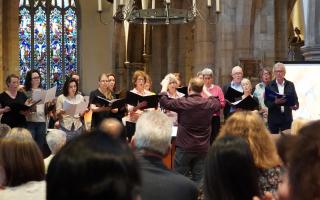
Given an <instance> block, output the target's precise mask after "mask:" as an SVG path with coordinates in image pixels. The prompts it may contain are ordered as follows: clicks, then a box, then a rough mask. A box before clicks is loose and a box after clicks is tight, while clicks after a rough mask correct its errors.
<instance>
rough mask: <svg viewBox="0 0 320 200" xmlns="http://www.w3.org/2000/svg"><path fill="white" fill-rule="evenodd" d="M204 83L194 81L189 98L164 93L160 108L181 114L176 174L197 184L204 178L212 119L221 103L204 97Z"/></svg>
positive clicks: (194, 79) (175, 159)
mask: <svg viewBox="0 0 320 200" xmlns="http://www.w3.org/2000/svg"><path fill="white" fill-rule="evenodd" d="M202 88H203V81H202V80H201V79H199V78H192V79H191V80H190V82H189V86H188V94H189V95H188V97H182V98H179V99H171V98H169V97H168V95H167V93H162V97H161V98H160V105H161V107H163V108H164V109H167V110H171V111H174V112H176V113H178V132H177V139H176V153H175V158H174V167H175V170H176V171H177V172H179V173H180V174H183V175H188V173H189V171H191V178H192V180H193V181H195V182H196V183H197V184H199V183H200V181H201V179H202V177H203V165H204V160H205V157H206V154H207V152H208V148H209V145H210V133H211V117H212V114H213V113H214V112H217V111H219V110H220V103H219V101H218V100H217V99H216V98H215V97H213V96H210V95H211V94H210V93H208V92H207V94H206V95H208V96H209V97H208V98H207V99H205V98H203V97H202V96H201V92H202Z"/></svg>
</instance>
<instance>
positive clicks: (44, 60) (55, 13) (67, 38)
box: [19, 0, 79, 91]
mask: <svg viewBox="0 0 320 200" xmlns="http://www.w3.org/2000/svg"><path fill="white" fill-rule="evenodd" d="M76 5H77V1H75V0H19V19H20V26H19V46H20V54H19V58H20V76H21V77H22V78H21V81H22V82H21V83H22V84H23V81H24V79H25V75H26V73H27V71H29V70H30V69H38V70H39V71H40V73H41V77H42V78H43V79H42V85H43V86H44V87H45V88H50V87H53V86H55V85H57V86H58V90H60V91H61V89H62V87H63V83H64V81H65V79H66V76H67V75H69V74H70V73H71V72H78V71H79V59H78V56H79V55H78V48H79V46H78V40H79V37H78V20H79V17H78V14H77V13H78V11H77V8H78V6H76Z"/></svg>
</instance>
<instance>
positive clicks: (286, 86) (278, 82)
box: [264, 62, 299, 134]
mask: <svg viewBox="0 0 320 200" xmlns="http://www.w3.org/2000/svg"><path fill="white" fill-rule="evenodd" d="M273 74H274V76H275V79H274V80H272V81H271V82H270V83H269V85H268V86H267V87H266V89H269V90H272V91H274V92H277V93H279V94H282V95H286V96H288V97H290V98H292V99H293V103H294V105H288V104H286V103H289V102H287V100H286V98H285V97H282V98H275V100H274V101H271V100H270V99H268V98H266V99H265V100H264V103H265V105H266V106H267V107H268V128H269V130H270V132H271V133H273V134H277V133H279V132H280V131H283V130H286V129H289V128H290V127H291V123H292V110H297V109H298V108H299V102H298V96H297V93H296V90H295V87H294V84H293V82H291V81H288V80H287V79H285V78H284V77H285V75H286V68H285V66H284V64H283V63H279V62H278V63H276V64H275V65H274V67H273Z"/></svg>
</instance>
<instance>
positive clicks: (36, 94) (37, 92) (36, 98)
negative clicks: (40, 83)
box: [31, 89, 43, 102]
mask: <svg viewBox="0 0 320 200" xmlns="http://www.w3.org/2000/svg"><path fill="white" fill-rule="evenodd" d="M42 94H43V90H41V89H36V90H32V97H31V98H32V101H33V102H36V101H39V100H40V99H42Z"/></svg>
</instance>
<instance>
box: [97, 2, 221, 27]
mask: <svg viewBox="0 0 320 200" xmlns="http://www.w3.org/2000/svg"><path fill="white" fill-rule="evenodd" d="M108 1H109V2H112V0H108ZM150 1H151V3H152V5H151V7H150V6H149V5H148V3H149V2H150ZM157 1H161V2H162V6H160V7H157V8H156V0H141V8H140V7H138V6H137V0H113V19H114V20H115V21H117V22H122V21H127V22H129V23H135V24H150V25H163V24H185V23H188V22H191V21H193V20H194V19H195V18H196V17H197V16H200V18H202V14H201V13H200V11H199V10H198V9H197V1H196V0H189V2H190V5H189V8H185V9H177V8H172V4H171V0H157ZM179 1H181V0H179ZM201 1H203V2H206V3H207V7H208V8H209V9H210V8H211V5H212V4H211V1H212V0H201ZM215 1H216V2H215V3H216V12H217V13H219V12H220V0H215ZM98 12H99V13H100V20H101V13H102V0H98Z"/></svg>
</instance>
